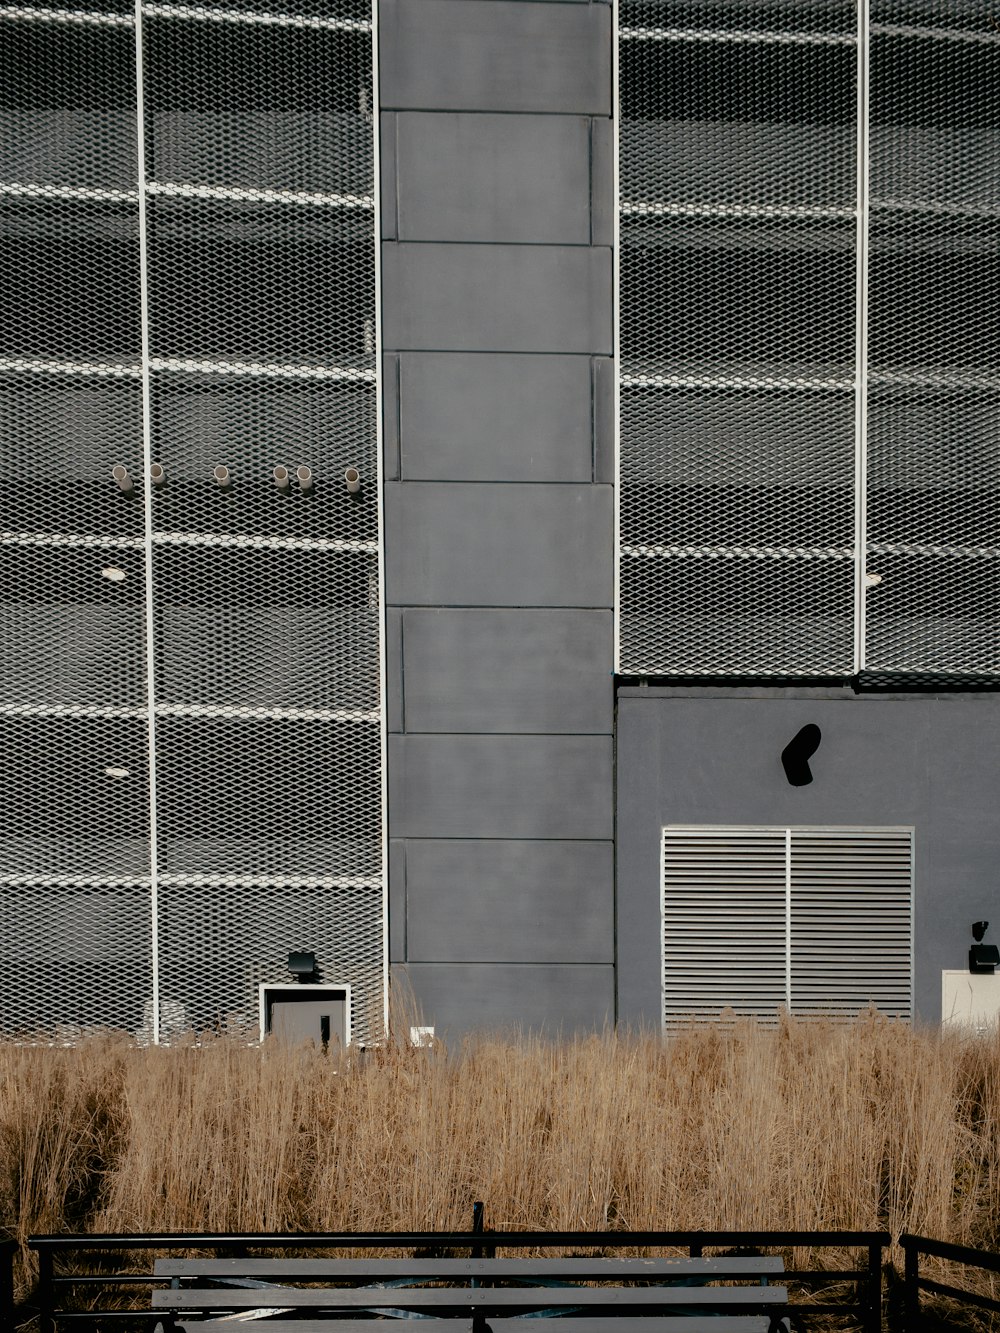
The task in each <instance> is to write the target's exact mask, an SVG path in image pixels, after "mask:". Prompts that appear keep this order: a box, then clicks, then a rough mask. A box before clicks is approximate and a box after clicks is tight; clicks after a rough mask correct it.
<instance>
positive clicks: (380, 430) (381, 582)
mask: <svg viewBox="0 0 1000 1333" xmlns="http://www.w3.org/2000/svg"><path fill="white" fill-rule="evenodd" d="M371 13H372V142H373V158H372V164H373V170H374V174H375V180H374V185H373V194H374V200H375V207H374V210H373V212H374V223H373V233H374V234H373V237H372V244H373V245H374V247H375V474H376V490H377V493H378V510H377V512H378V661H379V711H380V714H381V719H380V722H379V762H380V764H381V800H382V1022H383V1026H384V1030H385V1035H386V1037H388V1035H389V794H388V771H387V768H388V740H387V735H386V733H387V730H388V719H387V713H386V687H387V671H386V623H385V615H386V610H385V518H384V514H385V497H384V495H383V490H384V486H385V480H384V475H383V474H384V468H383V457H382V451H383V447H384V446H383V438H384V431H385V426H384V421H383V403H382V392H383V386H382V168H381V154H380V146H379V132H380V129H381V118H380V111H379V102H380V100H381V95H380V91H379V77H378V73H379V71H378V0H372V10H371Z"/></svg>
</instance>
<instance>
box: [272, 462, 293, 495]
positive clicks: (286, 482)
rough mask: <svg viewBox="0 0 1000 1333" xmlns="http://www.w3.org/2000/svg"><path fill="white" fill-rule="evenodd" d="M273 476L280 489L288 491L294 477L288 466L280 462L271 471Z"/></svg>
mask: <svg viewBox="0 0 1000 1333" xmlns="http://www.w3.org/2000/svg"><path fill="white" fill-rule="evenodd" d="M271 476H272V477H273V478H274V484H275V486H277V488H278V490H279V491H285V492H287V491H288V488H289V486H290V485H291V484H292V478H291V476H290V475H289V472H288V468H286V467H282V466H281V464H280V463H279V464H278V466H277V467H276V468H275V469H274V471H273V472H272V473H271Z"/></svg>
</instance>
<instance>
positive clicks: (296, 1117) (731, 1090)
mask: <svg viewBox="0 0 1000 1333" xmlns="http://www.w3.org/2000/svg"><path fill="white" fill-rule="evenodd" d="M474 1199H484V1200H486V1201H487V1216H488V1222H489V1224H490V1225H492V1226H494V1227H539V1228H580V1229H591V1228H605V1227H616V1228H618V1227H621V1228H629V1229H633V1228H658V1229H670V1228H710V1229H714V1228H801V1229H819V1228H875V1227H887V1228H888V1229H889V1230H891V1231H892V1232H893V1233H894V1234H898V1233H899V1232H900V1231H903V1230H909V1231H916V1232H920V1233H924V1234H930V1235H933V1236H940V1237H944V1238H947V1239H953V1240H956V1241H960V1242H965V1243H970V1244H978V1245H985V1246H989V1247H995V1246H996V1244H997V1242H998V1240H1000V1220H998V1219H1000V1211H998V1205H1000V1039H998V1038H997V1037H961V1036H957V1035H940V1034H938V1033H936V1032H930V1031H921V1030H918V1029H913V1028H910V1027H908V1026H905V1025H902V1024H896V1023H891V1022H887V1021H884V1020H882V1019H879V1018H877V1017H870V1018H866V1019H863V1020H861V1021H859V1022H857V1023H855V1024H854V1025H851V1026H834V1025H826V1024H822V1023H811V1022H795V1021H791V1020H787V1021H784V1022H782V1023H781V1024H780V1026H779V1027H777V1028H770V1029H768V1028H763V1027H759V1026H756V1025H754V1024H751V1023H736V1024H733V1025H731V1026H720V1027H715V1028H709V1029H704V1028H701V1029H697V1030H695V1029H692V1030H691V1031H689V1032H685V1033H682V1034H680V1035H678V1036H675V1037H673V1038H671V1039H670V1040H668V1041H661V1040H659V1039H656V1038H653V1037H645V1038H638V1037H625V1036H620V1037H618V1036H615V1035H613V1034H606V1035H603V1036H590V1037H580V1038H577V1039H575V1040H567V1041H564V1042H559V1043H553V1042H546V1041H542V1040H539V1039H537V1038H533V1037H524V1038H521V1039H513V1038H499V1037H496V1038H494V1037H486V1036H484V1037H480V1038H477V1039H475V1040H469V1041H467V1042H466V1043H464V1044H463V1045H461V1046H460V1047H457V1048H455V1049H452V1050H449V1051H446V1050H444V1049H443V1048H442V1047H437V1048H434V1049H431V1050H422V1049H412V1048H409V1047H408V1046H406V1045H404V1044H400V1043H391V1044H388V1045H387V1046H385V1047H384V1048H382V1049H379V1050H375V1051H370V1052H368V1053H367V1054H365V1055H364V1056H360V1055H354V1054H348V1055H341V1056H336V1055H332V1056H325V1055H323V1054H322V1053H321V1052H318V1051H316V1050H315V1049H313V1048H311V1047H310V1048H298V1049H287V1048H282V1047H280V1046H268V1047H266V1048H264V1049H263V1050H261V1049H257V1048H253V1047H248V1046H241V1045H239V1044H237V1043H235V1042H232V1041H227V1040H221V1039H219V1040H211V1041H206V1042H203V1043H200V1044H196V1043H195V1042H193V1041H192V1042H191V1043H189V1044H185V1045H178V1046H174V1047H171V1048H163V1047H161V1048H147V1049H139V1048H136V1047H135V1046H130V1045H128V1044H127V1043H126V1042H125V1041H124V1040H122V1039H117V1038H114V1037H110V1036H108V1037H94V1038H92V1039H90V1040H87V1041H85V1042H83V1043H82V1044H81V1045H80V1046H78V1047H76V1048H73V1049H52V1048H47V1047H41V1046H25V1045H15V1044H6V1045H0V1227H2V1228H6V1229H7V1231H8V1232H9V1233H10V1234H13V1235H16V1236H17V1237H18V1238H19V1239H21V1240H22V1241H23V1239H24V1238H25V1237H26V1236H27V1235H28V1234H29V1233H31V1232H33V1231H54V1230H62V1229H66V1230H100V1231H122V1232H130V1231H132V1232H135V1231H156V1230H178V1231H183V1230H232V1231H256V1230H263V1231H271V1230H290V1231H301V1230H316V1231H327V1230H358V1229H366V1230H368V1229H370V1230H392V1229H423V1228H458V1229H465V1228H467V1227H468V1225H469V1222H470V1215H471V1204H472V1201H473V1200H474ZM29 1280H30V1272H29V1271H28V1269H27V1268H25V1269H24V1270H23V1272H22V1282H24V1283H26V1282H28V1281H29Z"/></svg>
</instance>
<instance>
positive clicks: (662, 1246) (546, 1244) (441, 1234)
mask: <svg viewBox="0 0 1000 1333" xmlns="http://www.w3.org/2000/svg"><path fill="white" fill-rule="evenodd" d="M481 1216H482V1214H481V1212H480V1213H478V1214H476V1220H477V1222H479V1221H480V1219H481ZM889 1243H890V1237H889V1234H888V1233H887V1232H874V1231H489V1232H484V1231H482V1230H480V1229H478V1227H477V1228H476V1229H474V1230H472V1231H400V1232H378V1231H366V1232H320V1233H308V1234H294V1233H281V1232H253V1233H246V1232H157V1233H148V1234H145V1235H128V1236H124V1235H84V1236H68V1235H36V1236H32V1237H31V1238H30V1239H29V1242H28V1244H29V1245H30V1246H31V1248H32V1249H33V1250H35V1251H36V1252H37V1254H38V1259H39V1287H38V1307H39V1316H40V1319H39V1333H57V1330H58V1329H59V1328H64V1327H69V1325H70V1324H72V1325H73V1326H75V1327H86V1326H88V1325H89V1326H90V1327H93V1328H97V1327H100V1328H104V1327H114V1326H117V1325H120V1324H125V1323H127V1322H128V1321H131V1323H132V1326H133V1327H135V1328H152V1327H153V1325H154V1324H155V1322H156V1321H157V1319H158V1318H162V1315H160V1316H158V1315H157V1312H156V1311H155V1310H135V1309H131V1310H121V1309H119V1310H108V1309H98V1308H96V1306H95V1305H93V1304H92V1302H93V1301H94V1300H95V1299H96V1300H100V1294H99V1293H100V1290H101V1288H102V1287H104V1288H114V1287H115V1286H116V1285H117V1286H120V1287H130V1288H133V1289H134V1288H136V1287H141V1286H143V1285H145V1286H147V1287H148V1288H150V1289H153V1288H158V1289H162V1287H163V1285H164V1283H165V1282H166V1281H168V1280H169V1279H166V1278H164V1277H162V1276H160V1277H156V1276H154V1275H153V1274H152V1273H150V1274H146V1275H143V1274H140V1273H136V1272H134V1271H129V1270H130V1265H129V1264H128V1255H129V1254H131V1253H132V1252H134V1251H143V1250H145V1251H149V1250H159V1251H178V1250H180V1251H188V1252H190V1251H192V1250H194V1251H204V1250H209V1251H214V1252H217V1253H218V1252H222V1253H224V1252H225V1251H227V1250H228V1251H235V1252H236V1253H237V1254H239V1255H241V1256H246V1255H248V1254H250V1253H251V1252H253V1251H258V1250H262V1249H264V1250H272V1251H273V1250H280V1251H289V1250H293V1251H296V1252H297V1253H298V1254H302V1253H303V1252H306V1251H310V1250H325V1251H336V1250H347V1249H350V1250H366V1249H367V1250H383V1251H384V1250H390V1251H391V1250H408V1251H411V1252H415V1251H420V1250H431V1251H432V1252H433V1253H435V1254H438V1255H441V1254H442V1253H443V1252H445V1251H449V1250H459V1251H463V1252H465V1253H467V1254H469V1255H470V1256H472V1257H474V1258H486V1259H493V1258H495V1257H496V1255H497V1254H498V1252H502V1251H505V1250H506V1251H509V1250H515V1249H516V1250H525V1249H528V1250H550V1249H570V1250H572V1251H574V1252H576V1251H579V1250H589V1251H595V1250H596V1251H601V1252H607V1251H621V1250H625V1249H628V1250H667V1249H669V1250H686V1251H687V1252H688V1255H689V1256H690V1257H693V1258H698V1257H703V1256H704V1253H705V1251H706V1250H709V1249H711V1250H717V1249H728V1250H736V1251H737V1252H738V1253H739V1254H740V1255H745V1254H747V1252H748V1251H756V1250H759V1249H790V1248H810V1249H815V1248H825V1249H841V1250H843V1249H848V1250H850V1249H854V1250H858V1249H860V1250H864V1251H865V1252H866V1255H865V1259H864V1260H863V1261H862V1262H860V1263H859V1265H858V1267H857V1268H842V1267H838V1268H837V1269H834V1270H826V1271H824V1270H822V1269H810V1270H807V1271H801V1272H800V1271H797V1270H796V1271H788V1272H786V1274H785V1281H786V1282H787V1284H788V1285H789V1286H790V1287H792V1288H796V1287H799V1288H805V1289H806V1290H807V1291H808V1292H809V1293H810V1298H809V1299H808V1301H807V1302H806V1303H793V1304H791V1305H790V1306H789V1307H785V1309H786V1311H787V1314H788V1315H789V1316H790V1317H791V1320H792V1325H793V1327H794V1328H797V1329H804V1328H806V1327H807V1326H808V1325H807V1323H806V1321H807V1320H808V1319H810V1318H812V1317H813V1316H820V1315H822V1316H826V1315H830V1314H837V1315H841V1316H846V1317H849V1318H850V1319H851V1320H852V1321H853V1322H854V1324H855V1325H858V1324H860V1326H861V1327H862V1328H863V1329H864V1330H865V1333H878V1331H879V1330H880V1328H881V1304H882V1283H881V1275H882V1254H883V1250H884V1249H885V1247H886V1246H887V1245H888V1244H889ZM111 1255H118V1256H120V1259H119V1262H120V1265H121V1271H120V1272H118V1273H115V1272H112V1271H109V1268H108V1266H107V1264H108V1259H109V1258H110V1256H111ZM67 1260H69V1261H71V1263H72V1267H73V1269H74V1270H76V1271H73V1272H64V1271H59V1265H60V1261H67ZM88 1267H89V1270H90V1271H87V1270H88ZM95 1270H96V1271H95ZM832 1283H852V1284H853V1285H854V1287H855V1289H856V1295H855V1297H854V1299H850V1298H846V1299H839V1300H823V1298H822V1295H823V1294H822V1293H821V1292H820V1291H816V1297H817V1299H816V1300H815V1301H814V1300H813V1299H812V1298H811V1297H812V1293H813V1291H814V1290H815V1289H817V1288H822V1287H824V1286H827V1285H829V1284H832ZM76 1288H80V1289H81V1290H80V1295H81V1296H82V1295H84V1293H86V1295H87V1299H86V1302H85V1303H86V1305H88V1306H90V1308H89V1309H80V1308H76V1309H74V1308H71V1307H72V1305H74V1304H75V1303H76V1302H75V1301H74V1299H73V1297H74V1289H76Z"/></svg>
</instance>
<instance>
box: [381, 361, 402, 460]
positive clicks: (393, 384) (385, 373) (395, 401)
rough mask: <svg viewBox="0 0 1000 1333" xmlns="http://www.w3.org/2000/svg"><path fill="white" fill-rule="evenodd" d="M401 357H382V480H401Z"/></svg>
mask: <svg viewBox="0 0 1000 1333" xmlns="http://www.w3.org/2000/svg"><path fill="white" fill-rule="evenodd" d="M399 466H400V464H399V357H398V356H395V355H393V354H391V353H390V354H386V355H384V356H383V357H382V479H383V481H398V480H399Z"/></svg>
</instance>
